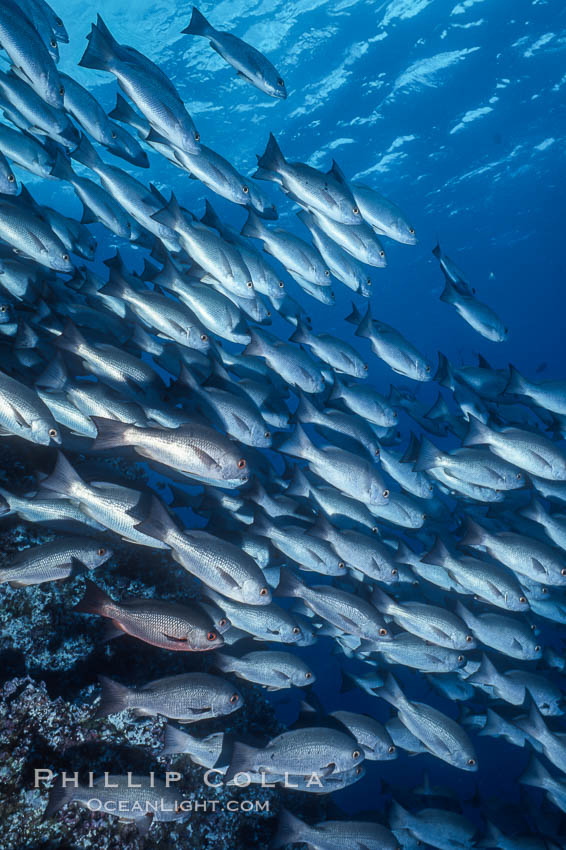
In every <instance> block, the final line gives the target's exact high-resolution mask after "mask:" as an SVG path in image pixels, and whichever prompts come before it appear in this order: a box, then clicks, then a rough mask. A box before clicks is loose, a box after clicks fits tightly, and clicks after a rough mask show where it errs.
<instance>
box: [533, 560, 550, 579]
mask: <svg viewBox="0 0 566 850" xmlns="http://www.w3.org/2000/svg"><path fill="white" fill-rule="evenodd" d="M531 564H532V566H533V570H534V571H535V572H536V573H537V574H538V575H544V576H545V575H547V572H546V570H545V568H544V566H543V565H542V564H541V562H540V561H539V560H538V558H531Z"/></svg>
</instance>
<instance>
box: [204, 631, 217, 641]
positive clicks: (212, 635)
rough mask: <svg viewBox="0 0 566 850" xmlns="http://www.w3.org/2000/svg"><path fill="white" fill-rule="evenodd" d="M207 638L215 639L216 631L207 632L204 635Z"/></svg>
mask: <svg viewBox="0 0 566 850" xmlns="http://www.w3.org/2000/svg"><path fill="white" fill-rule="evenodd" d="M206 639H207V640H216V632H209V633H208V634H207V636H206Z"/></svg>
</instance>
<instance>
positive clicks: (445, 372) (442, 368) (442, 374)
mask: <svg viewBox="0 0 566 850" xmlns="http://www.w3.org/2000/svg"><path fill="white" fill-rule="evenodd" d="M433 380H435V381H436V383H437V384H440V386H441V387H451V386H452V384H453V383H454V376H453V374H452V367H451V366H450V361H449V360H448V358H447V357H446V355H445V354H443V353H442V352H441V351H439V352H438V367H437V369H436V374H435V376H434V379H433Z"/></svg>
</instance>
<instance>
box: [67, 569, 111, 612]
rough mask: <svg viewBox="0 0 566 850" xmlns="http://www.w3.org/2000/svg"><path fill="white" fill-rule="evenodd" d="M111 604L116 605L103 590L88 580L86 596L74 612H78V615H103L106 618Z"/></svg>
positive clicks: (78, 603) (86, 582)
mask: <svg viewBox="0 0 566 850" xmlns="http://www.w3.org/2000/svg"><path fill="white" fill-rule="evenodd" d="M109 604H110V605H113V604H114V601H113V599H112V598H111V597H110V596H108V594H107V593H106V592H105V591H104V590H102V588H100V587H98V585H96V584H95V583H94V582H93V581H91V580H90V579H88V578H87V579H86V581H85V592H84V596H83V598H82V599H81V600H80V602H77V604H76V605H75V607H74V608H73V611H76V612H77V614H102V615H103V616H104V611H105V610H106V608H107V607H108V605H109Z"/></svg>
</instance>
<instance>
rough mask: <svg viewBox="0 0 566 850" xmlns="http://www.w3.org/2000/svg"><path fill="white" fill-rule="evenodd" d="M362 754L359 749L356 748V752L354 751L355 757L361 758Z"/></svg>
mask: <svg viewBox="0 0 566 850" xmlns="http://www.w3.org/2000/svg"><path fill="white" fill-rule="evenodd" d="M360 756H361V753H360V751H359V750H354V752H353V753H352V758H353V759H359V757H360Z"/></svg>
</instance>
